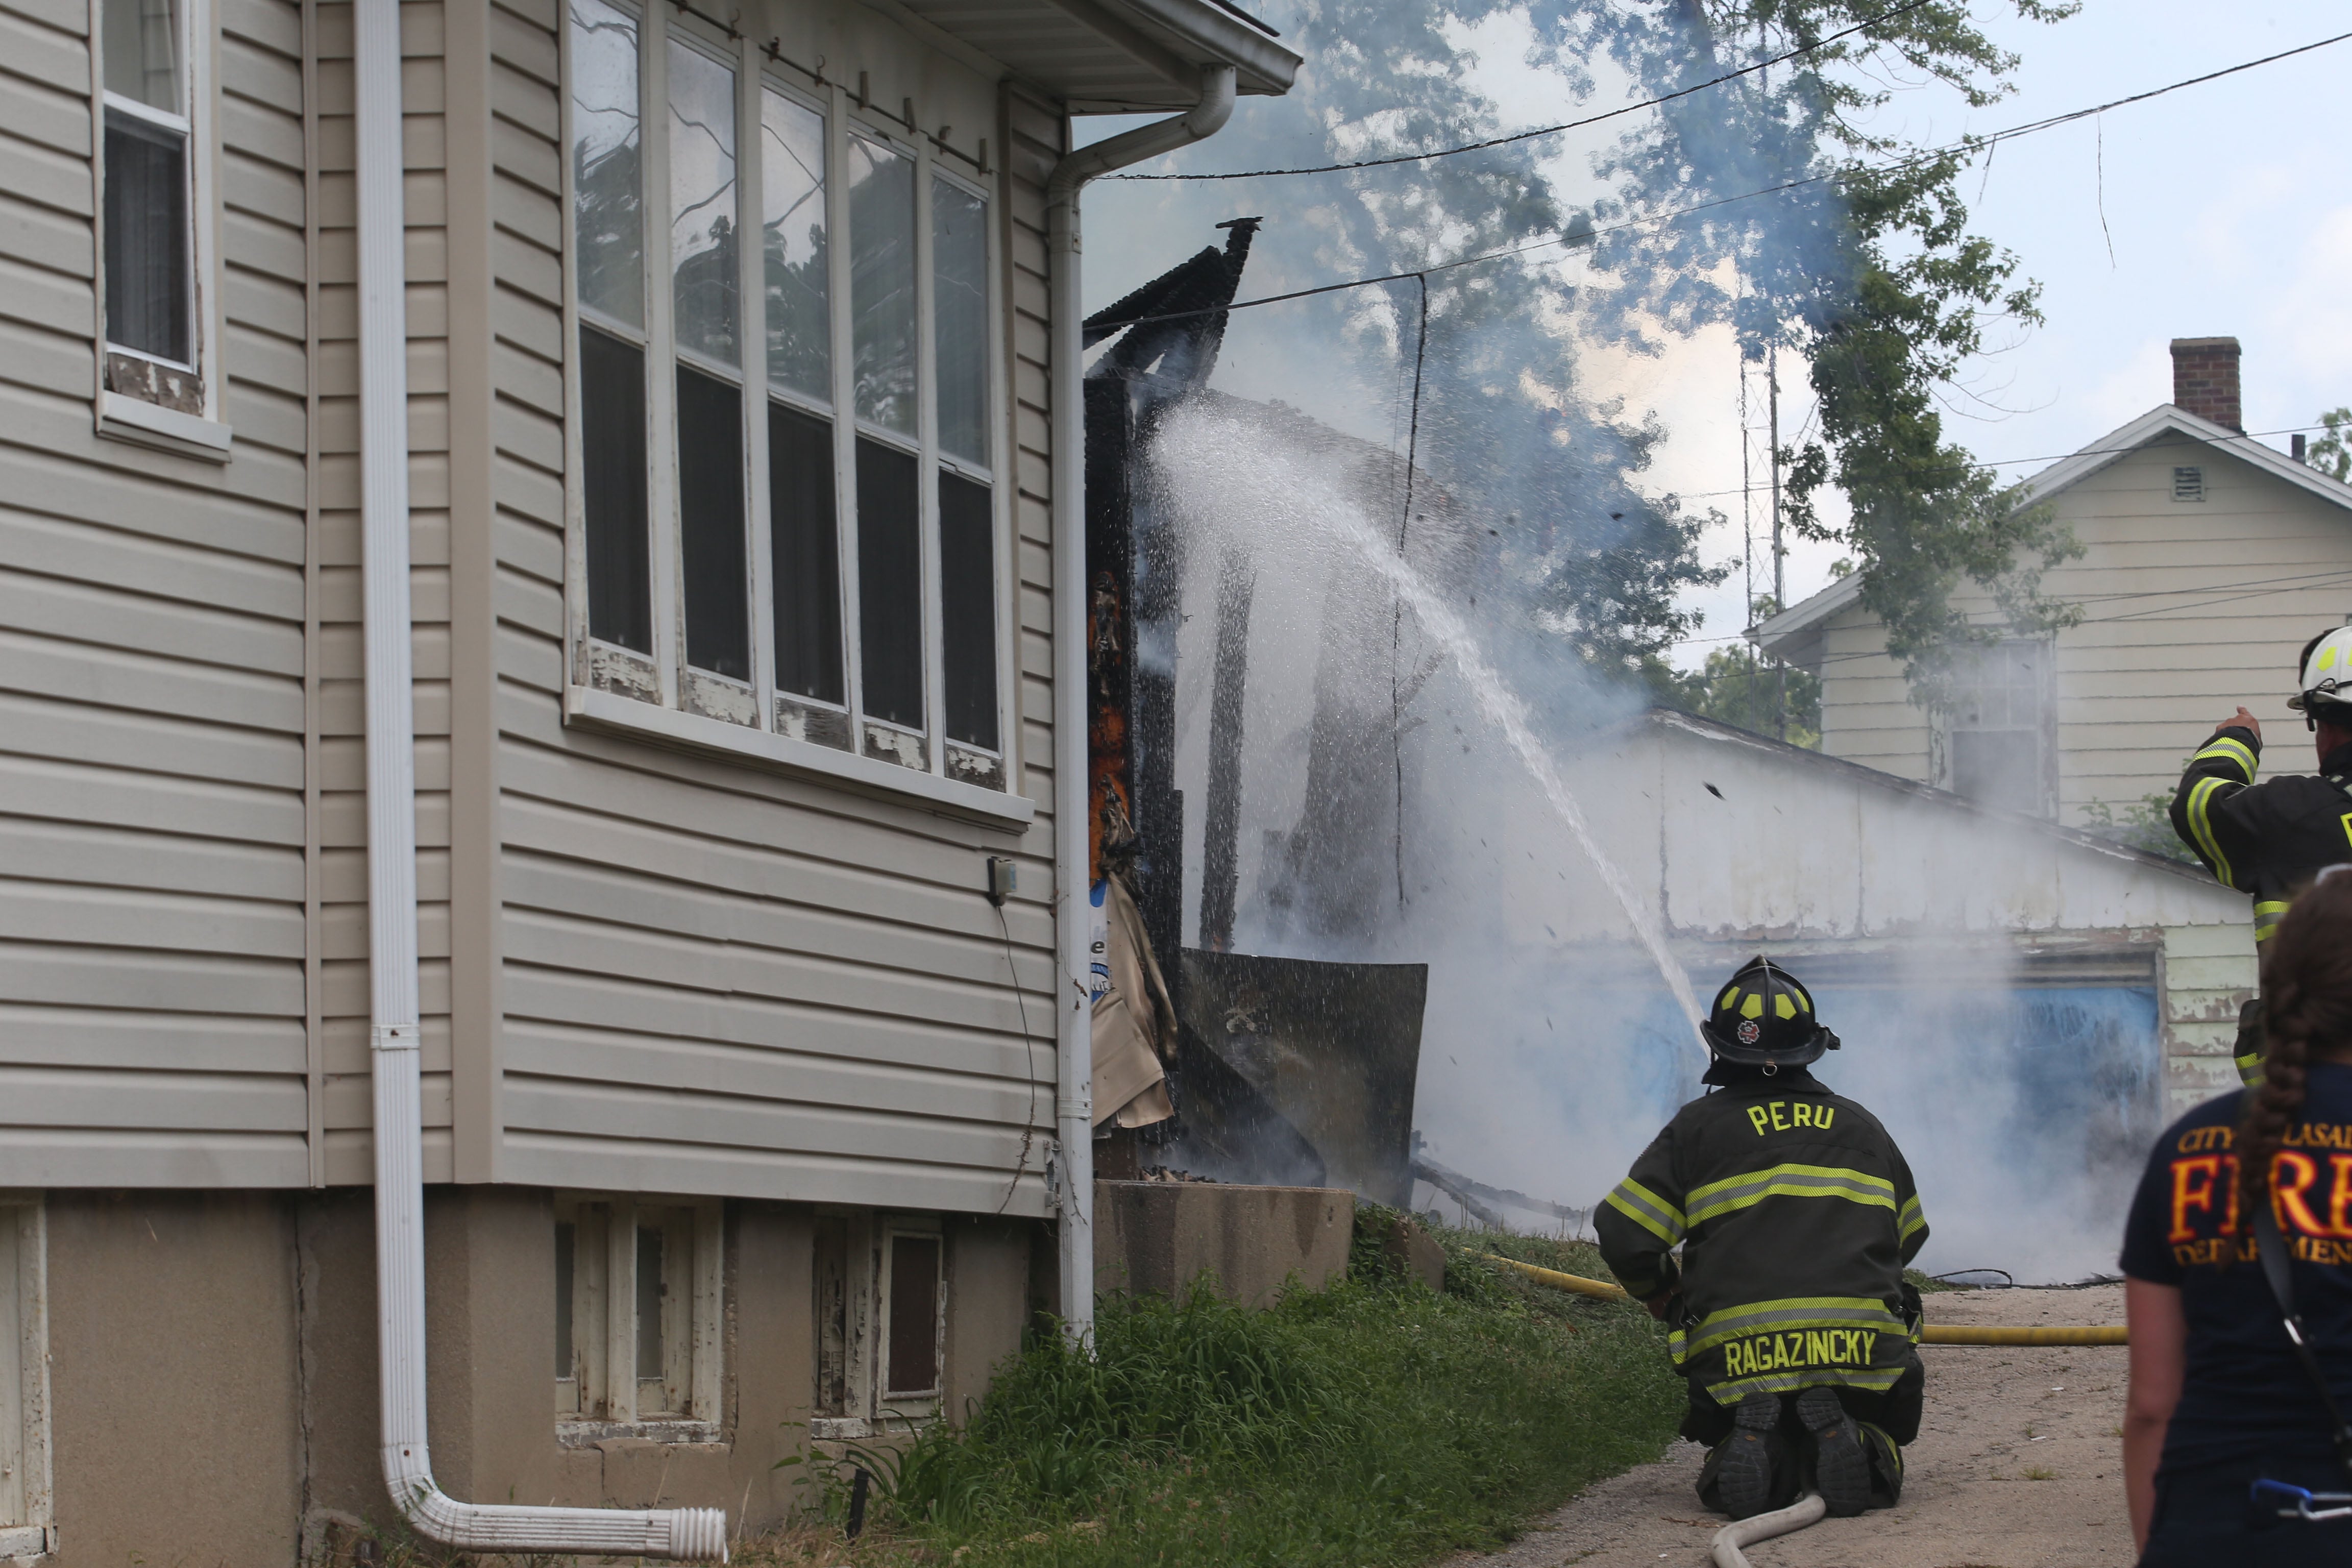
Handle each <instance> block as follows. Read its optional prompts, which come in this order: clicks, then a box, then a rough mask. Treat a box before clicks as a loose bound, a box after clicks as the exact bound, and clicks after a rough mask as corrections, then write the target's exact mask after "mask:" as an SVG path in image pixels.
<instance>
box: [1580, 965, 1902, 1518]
mask: <svg viewBox="0 0 2352 1568" xmlns="http://www.w3.org/2000/svg"><path fill="white" fill-rule="evenodd" d="M1704 1033H1705V1034H1706V1042H1707V1045H1708V1047H1710V1048H1711V1049H1712V1050H1713V1051H1714V1053H1715V1060H1714V1062H1713V1063H1712V1064H1711V1065H1710V1066H1709V1067H1708V1068H1707V1071H1706V1077H1705V1079H1703V1080H1702V1081H1703V1082H1705V1083H1706V1084H1708V1085H1711V1086H1712V1087H1713V1090H1714V1092H1712V1093H1709V1094H1707V1095H1706V1096H1704V1097H1702V1098H1701V1099H1698V1100H1692V1101H1691V1102H1690V1103H1689V1104H1688V1105H1685V1106H1684V1107H1683V1108H1682V1110H1679V1111H1677V1112H1675V1119H1674V1120H1673V1121H1670V1122H1668V1123H1667V1124H1666V1128H1665V1131H1662V1132H1660V1133H1659V1134H1658V1135H1657V1137H1656V1138H1655V1139H1654V1140H1653V1141H1652V1142H1651V1143H1650V1146H1649V1147H1648V1148H1647V1149H1645V1150H1643V1152H1642V1157H1641V1158H1640V1159H1638V1160H1636V1161H1635V1162H1633V1172H1632V1173H1630V1174H1629V1175H1627V1176H1626V1178H1625V1179H1624V1180H1623V1181H1622V1182H1621V1183H1619V1184H1618V1185H1617V1187H1616V1190H1615V1191H1613V1192H1612V1193H1611V1194H1609V1196H1608V1199H1607V1201H1606V1202H1605V1203H1603V1204H1602V1205H1601V1208H1600V1209H1599V1210H1598V1211H1597V1213H1596V1215H1595V1218H1594V1220H1593V1227H1594V1229H1595V1230H1596V1231H1597V1232H1598V1233H1599V1235H1600V1238H1601V1257H1602V1258H1603V1259H1604V1260H1605V1261H1606V1262H1607V1263H1608V1265H1609V1267H1610V1268H1611V1269H1612V1270H1613V1271H1614V1272H1615V1273H1616V1276H1617V1278H1618V1280H1619V1281H1620V1282H1621V1283H1622V1284H1623V1286H1624V1287H1625V1289H1627V1290H1628V1291H1630V1292H1631V1293H1632V1294H1633V1296H1634V1297H1635V1298H1637V1299H1638V1300H1641V1301H1643V1303H1644V1304H1645V1305H1646V1306H1647V1307H1648V1308H1649V1310H1650V1312H1651V1314H1652V1315H1653V1316H1654V1317H1658V1318H1663V1319H1664V1320H1666V1321H1667V1322H1668V1323H1670V1324H1671V1325H1672V1327H1673V1329H1674V1333H1673V1335H1672V1338H1671V1340H1670V1345H1671V1348H1672V1351H1673V1353H1674V1357H1675V1365H1676V1366H1677V1367H1678V1368H1679V1369H1680V1371H1681V1372H1682V1374H1683V1376H1684V1377H1685V1378H1686V1379H1687V1380H1688V1382H1689V1393H1690V1409H1689V1412H1688V1414H1686V1415H1685V1416H1684V1417H1683V1425H1682V1432H1683V1436H1685V1437H1688V1438H1691V1439H1692V1440H1694V1441H1696V1442H1699V1443H1704V1444H1706V1445H1707V1446H1708V1447H1709V1448H1710V1449H1711V1450H1712V1451H1711V1452H1710V1453H1709V1454H1708V1455H1707V1458H1706V1466H1705V1467H1704V1468H1702V1469H1701V1470H1700V1472H1699V1483H1698V1493H1699V1500H1700V1501H1702V1502H1704V1503H1705V1504H1706V1506H1707V1507H1709V1508H1713V1509H1719V1510H1722V1511H1723V1512H1726V1513H1728V1514H1729V1515H1731V1517H1732V1518H1734V1519H1746V1518H1748V1517H1749V1516H1751V1515H1754V1514H1759V1513H1762V1512H1765V1511H1767V1510H1771V1509H1776V1508H1784V1507H1786V1506H1787V1505H1788V1504H1789V1503H1790V1501H1791V1500H1794V1499H1795V1497H1796V1495H1797V1493H1798V1492H1799V1490H1800V1489H1802V1488H1803V1487H1805V1486H1806V1485H1808V1484H1810V1485H1811V1486H1812V1487H1813V1488H1815V1489H1817V1490H1819V1491H1820V1493H1821V1495H1822V1500H1823V1501H1824V1502H1825V1503H1827V1504H1828V1506H1829V1511H1830V1512H1831V1513H1832V1514H1837V1515H1851V1514H1857V1513H1860V1512H1862V1511H1863V1510H1864V1509H1865V1508H1871V1507H1878V1508H1885V1507H1889V1506H1892V1505H1893V1503H1894V1502H1895V1500H1896V1499H1897V1498H1898V1497H1899V1496H1900V1495H1901V1494H1902V1489H1903V1457H1902V1453H1901V1449H1902V1447H1903V1446H1904V1445H1906V1444H1907V1443H1909V1442H1910V1441H1911V1440H1912V1439H1913V1438H1914V1437H1916V1436H1918V1435H1919V1413H1920V1405H1921V1399H1922V1395H1923V1393H1924V1391H1925V1389H1926V1385H1927V1369H1926V1368H1925V1367H1924V1366H1923V1365H1922V1364H1921V1363H1920V1360H1919V1352H1918V1349H1917V1343H1918V1333H1919V1317H1920V1314H1919V1296H1918V1292H1917V1291H1916V1290H1915V1289H1912V1288H1911V1287H1910V1286H1908V1285H1906V1284H1905V1283H1904V1282H1903V1266H1904V1265H1905V1264H1906V1263H1907V1262H1909V1261H1910V1260H1911V1258H1913V1257H1914V1256H1915V1255H1916V1253H1917V1252H1918V1250H1919V1247H1920V1246H1921V1244H1922V1243H1924V1242H1925V1241H1926V1240H1927V1220H1926V1219H1924V1218H1922V1217H1921V1215H1920V1213H1919V1198H1918V1194H1917V1192H1916V1189H1915V1188H1914V1186H1913V1185H1912V1181H1911V1170H1910V1167H1909V1166H1908V1165H1906V1164H1905V1163H1904V1162H1903V1153H1902V1151H1901V1150H1899V1149H1897V1148H1896V1147H1895V1140H1894V1139H1892V1138H1890V1137H1889V1136H1887V1132H1886V1129H1885V1128H1884V1127H1882V1126H1880V1125H1879V1124H1878V1119H1877V1118H1876V1117H1874V1116H1873V1115H1871V1113H1870V1112H1869V1111H1867V1110H1864V1109H1863V1108H1862V1107H1861V1106H1860V1105H1857V1104H1855V1103H1854V1102H1853V1100H1847V1099H1844V1098H1843V1097H1842V1096H1839V1095H1835V1094H1832V1093H1831V1092H1830V1091H1829V1089H1827V1088H1826V1087H1825V1086H1823V1085H1822V1082H1821V1081H1820V1080H1819V1079H1815V1078H1814V1077H1813V1075H1812V1074H1811V1073H1810V1072H1808V1071H1807V1070H1806V1068H1808V1066H1810V1065H1811V1063H1812V1062H1814V1061H1816V1060H1818V1059H1820V1058H1821V1056H1822V1052H1824V1051H1833V1050H1835V1049H1837V1048H1838V1039H1837V1037H1836V1036H1835V1035H1832V1034H1831V1033H1830V1031H1829V1030H1828V1029H1826V1028H1824V1027H1823V1026H1822V1024H1821V1022H1820V1021H1819V1020H1818V1019H1817V1018H1815V1017H1814V1016H1813V1000H1812V997H1811V995H1810V994H1808V993H1807V992H1806V990H1805V988H1804V987H1803V986H1802V985H1800V984H1798V983H1797V982H1796V980H1795V979H1794V978H1793V977H1792V976H1790V974H1789V973H1787V972H1786V971H1785V970H1782V969H1780V967H1778V966H1777V965H1775V964H1773V963H1770V962H1769V961H1768V960H1766V959H1763V958H1755V959H1750V960H1749V961H1748V963H1747V964H1745V965H1744V966H1743V967H1742V968H1741V969H1740V970H1739V972H1738V973H1736V974H1734V975H1733V976H1732V977H1731V981H1730V984H1727V986H1725V987H1724V990H1723V993H1722V994H1721V995H1720V996H1718V997H1717V998H1716V1003H1715V1008H1714V1011H1713V1013H1712V1014H1711V1016H1709V1017H1708V1018H1707V1021H1706V1025H1705V1026H1704ZM1677 1244H1679V1245H1680V1246H1681V1247H1682V1258H1681V1262H1680V1265H1679V1267H1677V1265H1676V1262H1675V1257H1674V1253H1673V1249H1674V1248H1675V1246H1676V1245H1677Z"/></svg>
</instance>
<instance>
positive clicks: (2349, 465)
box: [2304, 408, 2352, 479]
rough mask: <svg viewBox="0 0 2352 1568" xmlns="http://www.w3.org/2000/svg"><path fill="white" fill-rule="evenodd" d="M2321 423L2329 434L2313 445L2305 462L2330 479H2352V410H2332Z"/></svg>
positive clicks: (2323, 416) (2324, 415)
mask: <svg viewBox="0 0 2352 1568" xmlns="http://www.w3.org/2000/svg"><path fill="white" fill-rule="evenodd" d="M2319 422H2320V424H2322V425H2324V426H2326V427H2327V434H2326V435H2325V436H2322V437H2320V438H2319V439H2318V440H2316V441H2314V442H2313V443H2312V444H2311V449H2310V450H2309V451H2307V452H2305V454H2304V460H2305V462H2307V463H2309V464H2310V465H2311V466H2312V467H2313V468H2317V469H2318V470H2319V471H2320V472H2321V473H2323V474H2326V475H2327V476H2328V477H2329V478H2330V479H2352V408H2331V409H2329V410H2328V411H2327V412H2326V413H2325V414H2323V415H2321V416H2319Z"/></svg>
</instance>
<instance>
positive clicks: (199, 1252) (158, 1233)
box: [47, 1192, 373, 1568]
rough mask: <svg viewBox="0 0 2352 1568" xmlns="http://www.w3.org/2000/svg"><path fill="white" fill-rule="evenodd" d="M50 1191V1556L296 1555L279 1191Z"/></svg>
mask: <svg viewBox="0 0 2352 1568" xmlns="http://www.w3.org/2000/svg"><path fill="white" fill-rule="evenodd" d="M47 1209H48V1281H49V1314H48V1316H49V1361H50V1367H49V1376H50V1411H51V1415H50V1420H51V1428H50V1431H51V1445H52V1451H53V1461H52V1462H53V1468H54V1473H55V1481H56V1495H57V1522H58V1542H59V1551H58V1553H57V1554H56V1555H55V1556H54V1557H53V1558H51V1559H50V1560H49V1561H51V1562H54V1563H57V1564H58V1565H59V1568H125V1565H126V1564H131V1563H151V1564H155V1565H157V1568H164V1565H168V1564H187V1565H189V1568H212V1565H213V1564H215V1563H226V1564H233V1565H235V1568H261V1565H263V1564H269V1565H277V1564H288V1565H290V1564H292V1563H294V1561H295V1557H296V1552H297V1548H298V1542H297V1537H298V1535H299V1529H300V1521H301V1508H302V1503H301V1468H300V1465H301V1447H302V1445H301V1432H300V1426H299V1415H300V1401H299V1394H298V1384H299V1372H298V1367H297V1353H296V1343H295V1333H294V1325H295V1319H296V1306H295V1291H296V1279H295V1270H294V1266H293V1259H294V1232H293V1222H292V1212H291V1205H290V1203H289V1199H288V1198H286V1197H285V1196H283V1195H278V1194H257V1193H206V1194H182V1193H153V1192H142V1193H117V1194H100V1193H82V1192H52V1193H51V1194H48V1199H47ZM372 1416H373V1411H372V1410H371V1417H372Z"/></svg>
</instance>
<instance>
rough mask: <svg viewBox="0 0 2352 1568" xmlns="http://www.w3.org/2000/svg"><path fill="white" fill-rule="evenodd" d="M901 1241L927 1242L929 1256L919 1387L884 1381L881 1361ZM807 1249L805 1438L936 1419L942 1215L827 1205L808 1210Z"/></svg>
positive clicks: (941, 1394)
mask: <svg viewBox="0 0 2352 1568" xmlns="http://www.w3.org/2000/svg"><path fill="white" fill-rule="evenodd" d="M901 1242H910V1243H914V1244H916V1245H917V1247H920V1246H921V1244H924V1243H929V1245H930V1246H931V1247H933V1248H935V1249H936V1250H934V1251H933V1252H932V1255H931V1256H932V1258H933V1272H932V1275H931V1282H932V1287H933V1289H932V1290H931V1292H930V1295H931V1303H930V1310H929V1314H928V1321H927V1322H926V1323H925V1324H923V1325H922V1329H926V1330H928V1336H927V1337H928V1339H929V1346H930V1366H929V1371H930V1372H931V1373H932V1381H931V1383H930V1384H929V1386H927V1387H924V1388H919V1389H906V1390H894V1389H893V1388H892V1387H891V1384H893V1383H894V1382H897V1381H898V1373H895V1372H894V1371H893V1370H892V1368H891V1366H890V1360H891V1345H892V1342H893V1340H892V1336H893V1331H894V1328H895V1327H897V1326H898V1325H897V1323H896V1311H895V1310H894V1300H896V1298H897V1297H898V1294H899V1292H898V1290H897V1289H896V1287H897V1286H898V1284H899V1283H900V1281H899V1280H898V1279H897V1277H896V1271H897V1269H898V1267H899V1265H900V1262H901V1261H902V1254H903V1251H904V1249H902V1247H900V1245H899V1244H900V1243H901ZM811 1247H812V1257H811V1267H810V1270H809V1276H810V1286H811V1290H812V1295H813V1300H812V1301H811V1319H812V1325H813V1327H814V1333H815V1341H816V1342H815V1345H814V1355H813V1357H812V1365H813V1367H814V1378H815V1386H814V1388H812V1389H811V1391H810V1406H809V1408H810V1411H811V1420H810V1436H813V1437H816V1438H820V1439H827V1440H831V1439H845V1438H863V1437H870V1436H877V1435H879V1434H881V1433H884V1432H888V1431H892V1430H897V1431H905V1430H908V1429H909V1428H913V1427H919V1426H924V1425H926V1424H928V1423H929V1422H931V1421H935V1420H937V1419H938V1418H939V1416H940V1414H941V1412H942V1410H943V1408H944V1404H945V1391H946V1388H947V1382H948V1378H949V1375H950V1367H949V1365H948V1311H949V1305H950V1290H951V1281H952V1270H951V1255H950V1247H949V1245H948V1238H947V1226H946V1224H945V1222H944V1221H943V1220H942V1219H941V1217H940V1215H932V1214H908V1213H890V1212H884V1211H877V1210H874V1209H841V1208H830V1207H828V1208H824V1209H821V1210H819V1211H818V1214H817V1215H816V1224H815V1228H814V1233H813V1235H812V1237H811ZM901 1305H903V1303H901ZM918 1332H919V1333H920V1332H921V1331H920V1330H919V1331H918ZM901 1343H902V1345H903V1343H904V1342H903V1341H902V1342H901Z"/></svg>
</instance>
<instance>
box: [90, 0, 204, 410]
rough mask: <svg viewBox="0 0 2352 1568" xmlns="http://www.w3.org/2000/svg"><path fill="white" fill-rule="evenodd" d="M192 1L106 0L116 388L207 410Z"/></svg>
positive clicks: (104, 89) (107, 187)
mask: <svg viewBox="0 0 2352 1568" xmlns="http://www.w3.org/2000/svg"><path fill="white" fill-rule="evenodd" d="M189 3H190V0H98V16H97V32H98V52H99V67H100V68H99V80H100V101H101V112H102V117H103V131H102V134H101V139H100V140H101V145H100V189H101V192H102V201H101V213H100V231H101V233H102V235H103V254H102V257H101V263H102V272H103V275H104V279H105V287H104V295H105V329H106V351H107V352H106V388H107V390H108V391H110V392H116V393H121V394H123V395H127V396H132V397H137V398H140V399H142V400H143V401H146V402H150V403H156V404H161V405H164V406H166V407H169V408H173V409H175V410H177V411H179V412H181V413H184V414H189V415H198V416H201V415H202V414H203V413H204V412H205V388H204V380H203V375H202V374H201V371H200V368H199V363H198V358H199V350H200V346H201V345H200V342H199V339H200V337H201V331H200V326H199V318H198V311H197V297H196V276H197V269H196V259H197V256H196V253H197V248H198V247H197V225H196V221H195V218H196V213H197V210H198V209H197V185H196V174H197V168H198V163H199V160H198V159H197V158H196V157H195V155H194V142H195V108H196V86H195V79H194V74H193V70H192V68H191V58H192V53H193V51H192V50H191V49H190V47H189V42H190V38H191V37H192V32H191V28H190V26H189V17H188V6H189Z"/></svg>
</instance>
